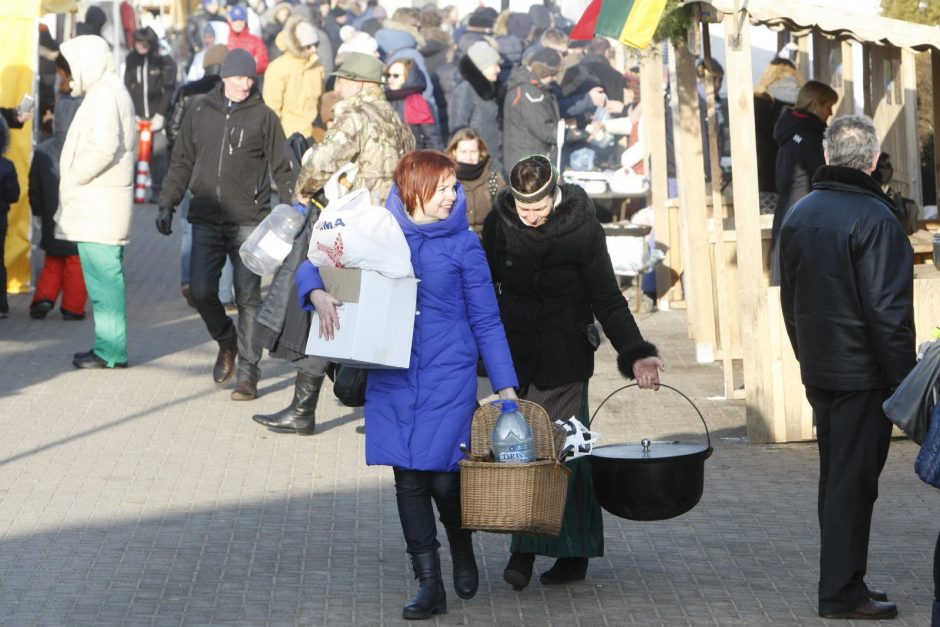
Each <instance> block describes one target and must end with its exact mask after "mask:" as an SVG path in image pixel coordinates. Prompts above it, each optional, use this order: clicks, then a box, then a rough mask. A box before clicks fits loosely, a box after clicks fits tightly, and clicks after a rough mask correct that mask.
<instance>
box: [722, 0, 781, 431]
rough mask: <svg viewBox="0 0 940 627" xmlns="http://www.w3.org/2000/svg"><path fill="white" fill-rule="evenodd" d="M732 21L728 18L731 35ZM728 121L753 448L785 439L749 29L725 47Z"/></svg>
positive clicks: (740, 306)
mask: <svg viewBox="0 0 940 627" xmlns="http://www.w3.org/2000/svg"><path fill="white" fill-rule="evenodd" d="M734 18H735V16H734V15H726V16H725V18H724V23H725V32H731V30H730V29H731V28H732V25H733V23H734ZM725 61H726V64H727V68H726V71H727V74H726V75H725V78H726V83H727V85H728V117H729V118H730V120H729V121H730V123H731V154H732V155H734V156H735V159H734V190H733V191H734V206H735V228H736V229H737V247H738V248H737V252H738V290H737V292H738V298H739V301H740V304H739V310H740V316H741V335H742V337H741V342H742V349H743V353H744V387H745V390H746V398H747V400H746V407H747V410H746V411H747V434H748V438H749V439H750V440H751V441H752V442H776V441H780V440H782V439H784V438H785V437H786V434H785V433H779V428H778V427H777V425H776V423H775V421H774V398H773V388H772V381H771V363H770V355H769V347H768V346H767V345H768V342H767V338H768V337H770V336H769V326H768V317H769V316H768V309H767V289H768V288H767V285H766V282H765V280H764V273H763V256H762V242H761V227H760V211H759V207H760V203H759V200H758V190H757V159H756V154H757V148H756V146H757V140H756V135H755V131H754V94H753V87H752V84H751V80H752V79H751V43H750V29H749V28H744V29H742V31H741V40H740V42H739V45H738V46H737V47H734V48H733V47H732V46H731V45H730V42H729V41H728V40H726V42H725Z"/></svg>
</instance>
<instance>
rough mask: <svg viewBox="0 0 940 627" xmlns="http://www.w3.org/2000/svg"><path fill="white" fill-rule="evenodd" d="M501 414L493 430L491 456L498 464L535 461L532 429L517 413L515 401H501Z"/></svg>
mask: <svg viewBox="0 0 940 627" xmlns="http://www.w3.org/2000/svg"><path fill="white" fill-rule="evenodd" d="M502 410H503V413H501V414H500V415H499V418H498V419H497V420H496V428H495V429H493V455H494V457H495V458H496V461H498V462H512V463H527V462H534V461H535V444H534V442H533V441H532V428H531V427H529V423H527V422H526V420H525V417H524V416H523V415H522V413H521V412H520V411H519V405H518V404H516V401H502Z"/></svg>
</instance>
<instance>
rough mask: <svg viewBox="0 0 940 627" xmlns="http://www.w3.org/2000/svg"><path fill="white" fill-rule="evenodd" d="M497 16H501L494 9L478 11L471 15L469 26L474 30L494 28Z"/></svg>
mask: <svg viewBox="0 0 940 627" xmlns="http://www.w3.org/2000/svg"><path fill="white" fill-rule="evenodd" d="M497 15H499V14H498V13H496V12H495V11H494V10H493V9H488V8H482V9H477V10H476V11H474V12H473V13H471V14H470V20H469V21H468V22H467V25H468V26H472V27H473V28H493V24H495V23H496V17H497Z"/></svg>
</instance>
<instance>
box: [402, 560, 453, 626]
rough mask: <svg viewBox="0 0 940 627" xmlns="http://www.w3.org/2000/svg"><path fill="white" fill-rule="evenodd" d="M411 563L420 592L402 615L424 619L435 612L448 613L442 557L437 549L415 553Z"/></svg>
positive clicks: (407, 617) (409, 618)
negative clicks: (442, 575)
mask: <svg viewBox="0 0 940 627" xmlns="http://www.w3.org/2000/svg"><path fill="white" fill-rule="evenodd" d="M411 564H412V566H413V567H414V571H415V579H417V580H418V594H416V595H415V598H413V599H412V600H411V601H410V602H409V603H408V604H407V605H406V606H405V607H404V608H403V609H402V612H401V617H402V618H404V619H407V620H424V619H426V618H431V617H432V616H434V615H435V614H446V613H447V594H446V593H445V592H444V581H443V580H442V579H441V558H440V555H439V554H438V552H437V549H434V550H432V551H424V552H421V553H414V554H413V555H412V556H411Z"/></svg>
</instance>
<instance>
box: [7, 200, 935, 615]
mask: <svg viewBox="0 0 940 627" xmlns="http://www.w3.org/2000/svg"><path fill="white" fill-rule="evenodd" d="M155 215H156V208H155V207H153V206H143V207H140V208H138V209H136V216H135V221H134V228H133V239H132V242H131V244H130V245H129V246H128V247H127V250H126V264H127V280H128V301H129V302H128V313H129V320H130V329H129V337H130V363H131V367H130V368H128V369H127V370H116V371H76V370H73V368H72V366H71V364H70V356H71V354H72V353H73V352H76V351H81V350H86V349H87V348H88V347H89V346H90V344H91V343H92V337H93V329H92V323H91V320H90V319H89V320H86V321H84V322H66V321H63V320H62V319H61V318H60V317H59V315H58V312H53V313H51V314H50V315H49V317H48V318H47V319H46V320H42V321H36V320H31V319H29V317H28V316H27V313H26V311H27V306H28V302H29V296H28V295H18V296H13V297H11V309H12V312H11V316H10V318H9V319H7V320H0V434H2V435H0V624H2V625H160V626H162V625H210V624H213V625H331V626H332V625H353V624H355V625H385V624H392V625H394V624H401V623H403V621H402V620H401V607H402V605H403V603H404V602H405V601H407V600H408V599H409V598H410V596H411V594H412V593H413V591H414V589H415V583H414V580H413V577H412V575H411V573H410V565H409V563H408V560H407V559H406V555H405V552H404V542H403V539H402V537H401V530H400V527H399V522H398V515H397V510H396V505H395V497H394V491H393V485H392V473H391V470H390V469H389V468H386V467H367V466H366V465H365V463H364V452H363V445H364V439H363V437H362V436H360V435H357V434H356V432H355V426H356V424H358V422H359V419H360V418H359V414H357V413H356V412H354V411H351V410H349V409H347V408H344V407H342V406H340V405H339V404H338V402H336V401H335V400H334V399H333V397H332V394H330V391H329V389H325V390H324V392H323V394H322V396H321V407H320V410H319V411H320V414H319V424H318V433H317V435H316V436H314V437H308V438H302V437H296V436H293V435H276V434H273V433H270V432H268V431H266V430H264V429H262V428H260V427H259V426H257V425H256V424H254V423H253V422H252V421H251V415H252V414H253V413H258V412H269V411H275V410H277V409H280V408H281V407H283V406H285V405H286V404H287V403H288V402H289V400H290V395H291V385H292V381H293V379H292V373H291V371H290V369H289V368H287V367H286V366H285V365H284V364H283V363H280V362H277V361H275V360H270V359H266V360H265V361H264V362H263V371H264V378H263V380H262V383H261V386H260V393H261V396H260V398H259V399H258V400H256V401H254V402H241V403H239V402H233V401H231V400H229V393H230V389H229V388H230V387H231V385H230V386H229V388H227V389H219V388H217V387H216V386H215V385H214V384H213V383H212V381H211V368H212V362H213V359H214V355H215V347H214V345H213V344H212V343H211V342H210V341H209V340H208V336H207V334H206V331H205V328H204V327H203V325H202V323H201V321H200V319H199V317H198V316H197V315H196V313H195V311H194V310H192V309H189V308H188V307H187V306H186V304H185V303H184V301H183V299H182V298H181V297H180V294H179V270H178V268H179V261H178V259H179V257H178V245H179V240H178V233H174V234H173V236H172V237H170V238H164V237H162V236H160V235H158V234H157V233H156V232H155V230H154V228H153V217H154V216H155ZM176 228H177V229H178V226H177V227H176ZM639 324H640V327H641V329H642V330H643V332H644V334H645V335H646V336H647V337H648V338H649V339H650V340H651V341H653V342H656V343H657V344H658V345H659V347H660V349H661V352H662V354H663V356H664V357H665V359H666V360H667V362H668V369H667V371H666V373H665V375H664V381H665V382H668V383H670V384H672V385H674V386H676V387H678V388H679V389H681V390H683V391H684V392H685V393H687V394H688V395H689V396H690V397H691V398H692V399H693V400H694V401H695V403H696V404H697V405H698V406H699V407H700V408H701V410H702V411H703V413H704V414H705V417H706V419H707V421H708V424H709V427H710V429H711V441H712V444H713V445H714V449H715V451H714V455H713V456H712V457H711V459H709V460H708V461H707V462H706V484H705V493H704V495H703V497H702V501H701V503H700V504H699V506H698V507H696V508H695V509H693V510H692V511H691V512H689V513H687V514H685V515H683V516H680V517H678V518H675V519H673V520H669V521H663V522H647V523H639V522H631V521H626V520H622V519H619V518H616V517H613V516H609V515H606V514H605V525H606V529H605V533H606V552H605V556H604V557H603V558H601V559H595V560H593V561H592V562H591V566H590V569H589V571H588V577H587V580H586V581H585V582H584V583H581V584H576V585H571V586H567V587H544V586H541V585H539V584H538V582H537V581H535V582H534V583H533V584H532V585H530V586H529V587H528V588H527V589H526V590H524V591H523V592H521V593H516V592H513V591H512V590H511V589H510V588H509V587H508V586H507V585H506V584H504V583H503V581H502V576H501V575H502V569H503V567H504V565H505V560H506V558H507V551H508V538H507V537H506V536H501V535H493V534H476V536H475V547H476V550H477V559H478V562H479V565H480V569H481V585H480V591H479V593H478V595H477V596H476V598H474V599H472V600H471V601H461V600H460V599H458V598H457V596H456V594H454V593H452V592H451V593H449V595H448V609H449V613H448V614H446V615H444V616H441V617H436V618H435V619H434V620H433V621H428V622H429V623H431V624H439V625H540V626H541V625H559V626H565V627H568V626H571V625H580V626H594V625H668V626H672V625H721V626H725V625H803V624H806V625H817V624H825V623H826V622H827V621H822V620H820V619H819V618H817V617H816V615H815V585H816V578H817V574H818V571H817V553H818V538H817V535H818V534H817V527H816V514H815V498H816V491H815V483H814V482H815V480H816V474H817V468H816V463H817V455H816V451H815V447H814V445H813V444H811V443H800V444H789V445H756V444H751V443H748V442H747V440H746V437H745V429H744V408H743V405H742V403H741V402H740V401H730V402H729V401H725V400H722V399H720V398H716V396H717V395H719V394H720V393H721V370H720V368H719V367H718V366H717V365H701V364H697V363H695V358H694V347H693V346H692V343H691V342H690V341H689V339H688V336H687V332H686V328H687V327H686V317H685V314H684V312H681V311H662V312H658V313H654V314H648V315H643V316H640V317H639ZM597 364H598V367H597V374H596V375H595V377H594V379H593V380H592V382H591V404H592V407H596V406H597V404H598V403H599V402H600V400H601V399H602V398H603V397H604V396H606V394H607V393H608V392H610V391H613V390H614V389H616V387H617V386H619V385H621V384H622V383H623V381H622V380H621V379H620V378H619V376H618V375H617V373H616V371H615V366H614V355H613V352H612V351H611V349H610V347H609V345H608V344H606V343H605V344H604V345H603V346H602V347H601V349H600V351H599V352H598V359H597ZM595 428H596V429H597V430H599V431H601V432H602V433H603V436H604V440H605V441H606V442H608V443H610V442H618V441H627V440H630V441H636V440H639V439H640V438H642V437H651V438H653V439H663V438H676V437H679V438H682V439H697V440H701V439H703V437H704V434H703V432H702V428H701V426H700V425H699V424H697V417H696V416H695V414H694V413H693V412H692V411H691V409H690V408H689V407H688V406H687V405H686V404H685V401H684V400H682V399H681V398H680V397H678V396H677V395H675V394H673V393H672V392H670V391H669V390H662V391H660V392H659V393H656V394H654V393H651V392H640V391H637V390H635V389H634V390H628V391H626V392H623V393H621V394H620V395H618V396H616V397H615V398H614V400H612V401H611V402H610V403H608V405H607V406H605V407H604V409H603V410H602V411H601V413H600V414H599V415H598V417H597V422H596V423H595ZM915 455H916V447H915V446H914V445H913V444H912V443H910V442H907V441H903V440H896V441H895V442H894V443H893V444H892V449H891V454H890V456H889V459H888V463H887V467H886V469H885V472H884V475H883V477H882V481H881V498H880V500H879V501H878V503H877V505H876V510H875V519H874V526H873V530H872V538H871V551H870V556H869V564H870V567H869V581H870V583H871V585H873V586H875V587H880V588H883V589H885V590H887V591H889V593H890V594H891V596H892V598H893V599H895V600H896V601H897V602H898V605H899V607H900V611H901V614H900V617H899V618H898V619H897V620H896V621H894V624H899V625H927V624H929V620H930V619H929V612H930V603H931V599H932V589H933V588H932V580H931V573H932V571H931V563H932V558H933V547H934V542H935V536H936V533H937V527H938V522H937V521H938V518H940V517H938V515H937V514H938V502H940V499H938V496H940V495H938V494H937V493H936V492H935V491H934V490H933V489H932V488H929V487H927V486H925V485H924V484H922V483H920V482H919V481H918V480H917V479H916V477H915V476H914V474H913V471H912V464H913V459H914V456H915ZM441 536H442V537H443V533H441ZM445 542H446V541H445ZM443 555H444V559H443V560H442V561H443V563H444V570H445V578H449V576H450V560H449V559H448V558H447V554H446V552H445V553H444V554H443ZM550 564H551V561H550V560H549V559H547V558H540V559H539V560H538V561H537V563H536V571H537V572H538V571H542V570H545V569H546V568H548V567H549V566H550ZM448 588H450V586H448ZM831 622H832V623H833V624H839V622H837V621H831ZM844 622H845V621H841V623H842V624H844Z"/></svg>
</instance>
